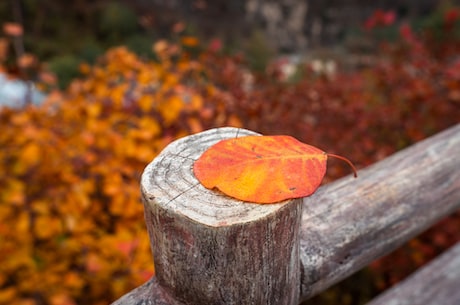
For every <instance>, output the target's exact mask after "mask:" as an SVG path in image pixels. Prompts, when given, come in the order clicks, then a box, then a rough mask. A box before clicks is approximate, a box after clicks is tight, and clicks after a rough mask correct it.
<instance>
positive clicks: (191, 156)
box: [141, 127, 290, 227]
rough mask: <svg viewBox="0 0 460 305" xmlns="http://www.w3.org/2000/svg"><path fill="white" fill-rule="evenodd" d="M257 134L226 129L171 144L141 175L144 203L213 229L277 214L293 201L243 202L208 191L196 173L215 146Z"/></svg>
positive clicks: (217, 129)
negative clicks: (205, 154) (196, 165)
mask: <svg viewBox="0 0 460 305" xmlns="http://www.w3.org/2000/svg"><path fill="white" fill-rule="evenodd" d="M255 134H256V133H255V132H252V131H249V130H245V129H240V128H233V127H223V128H216V129H211V130H207V131H204V132H201V133H197V134H194V135H191V136H187V137H184V138H181V139H179V140H176V141H174V142H172V143H170V144H169V145H168V146H167V147H166V148H165V149H164V150H163V151H162V152H161V153H160V154H159V155H158V156H157V157H156V158H155V159H154V160H153V161H152V162H151V163H150V164H149V165H147V167H146V168H145V170H144V173H143V174H142V178H141V191H142V195H143V196H144V199H145V201H146V202H147V204H149V205H152V204H158V205H160V206H161V207H162V208H165V209H168V210H171V211H173V212H174V213H179V214H182V215H184V216H185V217H188V218H190V219H192V220H195V221H197V222H200V223H202V224H205V225H208V226H214V227H218V226H228V225H232V224H237V223H245V222H251V221H254V220H257V219H260V218H262V217H265V216H267V215H269V214H271V213H274V212H275V211H277V210H278V209H280V208H281V207H283V206H284V205H286V204H287V203H289V202H290V200H286V201H283V202H280V203H275V204H256V203H248V202H243V201H240V200H237V199H233V198H231V197H228V196H226V195H224V194H223V193H221V192H219V191H217V190H208V189H206V188H205V187H203V186H202V185H201V183H200V182H199V181H198V180H197V179H196V177H195V175H194V174H193V163H194V161H195V160H196V159H198V158H199V157H200V156H201V154H202V153H203V152H204V151H206V149H208V148H209V147H210V146H212V145H213V144H215V143H217V142H219V141H221V140H224V139H228V138H235V137H241V136H247V135H255ZM223 174H225V173H223Z"/></svg>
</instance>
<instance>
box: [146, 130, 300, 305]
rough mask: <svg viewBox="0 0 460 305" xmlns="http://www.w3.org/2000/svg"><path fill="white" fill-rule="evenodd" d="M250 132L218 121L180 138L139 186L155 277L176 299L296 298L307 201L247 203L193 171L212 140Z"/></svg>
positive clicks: (290, 303) (278, 303)
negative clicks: (216, 188)
mask: <svg viewBox="0 0 460 305" xmlns="http://www.w3.org/2000/svg"><path fill="white" fill-rule="evenodd" d="M248 133H249V132H248V131H245V130H241V129H236V128H221V129H213V130H209V131H206V132H203V133H200V134H198V135H194V136H190V137H186V138H183V139H181V140H178V141H176V142H174V143H171V144H170V145H169V146H168V147H167V148H166V149H165V150H163V151H162V152H161V154H160V155H159V156H158V157H157V158H155V160H154V161H153V162H152V163H151V164H150V165H149V166H147V168H146V169H145V171H144V174H143V176H142V180H141V190H142V195H143V201H144V206H145V218H146V224H147V228H148V231H149V235H150V241H151V245H152V251H153V256H154V260H155V273H156V278H157V281H158V283H159V284H160V285H161V287H163V288H164V289H165V291H168V293H169V294H170V295H173V296H174V297H175V298H176V299H178V300H181V301H183V302H188V303H189V304H194V305H199V304H203V305H205V304H206V305H209V304H215V305H218V304H273V305H283V304H285V305H295V304H298V302H299V295H300V291H299V288H300V286H299V282H300V266H299V263H300V259H299V240H298V238H299V227H300V221H301V214H302V213H301V208H302V200H301V199H298V200H291V201H284V202H282V203H278V204H265V205H261V204H254V203H248V202H242V201H239V200H236V199H233V198H230V197H228V196H226V195H224V194H222V193H220V192H218V191H214V190H208V189H206V188H204V187H203V186H202V185H201V184H200V183H199V182H198V180H196V178H195V176H194V175H193V172H192V170H191V168H192V166H193V162H194V160H196V159H197V158H198V157H199V156H200V155H201V154H202V153H203V152H204V151H205V150H206V149H207V148H208V147H209V146H210V145H212V144H214V143H216V142H218V141H220V140H222V139H224V138H234V137H236V136H242V135H244V134H248ZM222 174H223V175H225V173H222Z"/></svg>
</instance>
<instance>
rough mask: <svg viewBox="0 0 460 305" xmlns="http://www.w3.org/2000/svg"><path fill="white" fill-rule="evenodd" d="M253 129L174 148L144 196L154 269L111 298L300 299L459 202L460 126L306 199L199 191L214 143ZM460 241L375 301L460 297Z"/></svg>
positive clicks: (456, 300) (146, 180)
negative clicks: (197, 169)
mask: <svg viewBox="0 0 460 305" xmlns="http://www.w3.org/2000/svg"><path fill="white" fill-rule="evenodd" d="M237 134H238V135H239V136H242V135H248V134H252V132H250V131H247V130H241V129H235V128H219V129H213V130H209V131H206V132H203V133H199V134H196V135H192V136H189V137H186V138H182V139H180V140H178V141H176V142H173V143H172V144H170V145H169V146H168V147H167V148H166V149H165V150H164V151H163V152H162V153H161V154H160V155H159V156H158V157H157V158H155V160H154V161H153V162H152V163H150V164H149V165H148V166H147V168H146V169H145V171H144V174H143V176H142V181H141V191H142V196H143V202H144V206H145V219H146V223H147V228H148V232H149V236H150V242H151V250H152V253H153V256H154V258H155V271H156V276H155V277H153V278H152V279H150V280H149V281H148V282H146V283H145V284H144V285H142V286H140V287H138V288H136V289H134V290H133V291H131V292H129V293H127V294H126V295H125V296H123V297H122V298H120V299H119V300H117V301H115V302H114V303H113V304H114V305H122V304H123V305H141V304H144V305H147V304H149V305H160V304H162V305H171V304H194V305H200V304H206V305H209V304H255V305H258V304H264V305H265V304H276V305H281V304H286V305H294V304H299V303H300V302H302V301H303V300H306V299H308V298H310V297H312V296H313V295H315V294H317V293H319V292H321V291H324V290H325V289H327V288H328V287H330V286H331V285H333V284H335V283H337V282H339V281H341V280H343V279H345V278H346V277H348V276H350V275H351V274H352V273H354V272H356V271H358V270H360V269H361V268H363V267H365V266H366V265H368V264H369V263H370V262H372V261H373V260H375V259H377V258H379V257H381V256H383V255H385V254H387V253H389V252H391V251H393V250H394V249H396V248H398V247H399V246H401V245H402V244H403V243H404V242H406V241H407V240H409V239H410V238H412V237H414V236H416V235H418V234H419V233H420V232H422V231H424V230H425V229H427V228H429V227H430V226H432V225H433V224H434V223H435V222H436V221H438V220H440V219H442V218H443V217H445V216H447V215H449V214H451V213H453V212H454V211H456V210H458V209H459V208H460V124H459V125H457V126H454V127H452V128H450V129H448V130H445V131H443V132H441V133H439V134H437V135H435V136H433V137H431V138H428V139H426V140H424V141H421V142H420V143H417V144H415V145H413V146H411V147H409V148H407V149H405V150H402V151H400V152H398V153H396V154H394V155H392V156H390V157H388V158H386V159H384V160H382V161H380V162H378V163H376V164H374V165H372V166H369V167H368V168H365V169H363V170H360V171H359V177H358V178H357V179H353V178H352V177H351V176H349V177H344V178H342V179H340V180H338V181H336V182H333V183H330V184H327V185H325V186H323V187H320V188H319V189H318V190H317V192H316V193H315V194H313V195H312V196H310V197H306V198H304V199H296V200H290V201H287V202H283V203H278V204H269V205H259V204H251V203H242V202H239V201H236V200H232V199H230V198H228V197H226V196H224V195H222V194H220V193H218V192H215V191H209V190H207V189H205V188H203V187H202V186H201V185H200V184H199V183H198V181H197V180H196V179H195V177H194V176H193V173H192V171H191V168H192V165H193V161H194V160H195V159H197V158H198V157H199V156H200V154H201V153H202V152H203V151H204V150H206V148H207V147H209V146H210V145H212V144H214V143H216V142H217V141H219V140H221V139H224V138H231V137H235V136H236V135H237ZM459 287H460V243H459V244H457V245H456V246H454V247H453V248H452V249H450V250H449V251H447V252H446V253H444V254H443V255H441V256H440V257H439V258H437V259H436V260H435V261H434V262H432V263H430V264H429V265H427V266H425V267H423V268H421V269H420V270H419V271H418V272H416V274H414V275H413V276H411V277H409V278H408V279H407V280H406V281H404V282H402V283H400V284H399V285H397V286H396V287H395V288H392V289H390V290H388V291H386V292H385V293H384V294H383V295H381V296H378V297H377V298H376V299H374V300H373V301H372V302H371V303H369V304H370V305H383V304H392V305H396V304H411V305H414V304H423V305H430V304H432V305H434V304H437V305H440V304H441V305H448V304H452V305H454V304H456V305H458V304H460V289H459Z"/></svg>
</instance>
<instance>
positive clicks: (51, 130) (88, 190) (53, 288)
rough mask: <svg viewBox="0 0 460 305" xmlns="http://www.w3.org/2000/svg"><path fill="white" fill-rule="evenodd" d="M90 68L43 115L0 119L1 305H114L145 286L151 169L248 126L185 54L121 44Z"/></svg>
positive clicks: (28, 112)
mask: <svg viewBox="0 0 460 305" xmlns="http://www.w3.org/2000/svg"><path fill="white" fill-rule="evenodd" d="M165 47H166V49H167V48H168V47H169V46H167V45H166V46H165ZM81 70H82V71H83V72H84V73H85V75H86V76H85V78H84V79H79V80H75V81H74V82H73V83H72V84H71V85H70V87H69V89H68V90H67V91H66V92H53V93H51V94H50V95H49V99H48V101H47V102H46V104H45V105H44V106H42V107H40V108H38V107H37V108H36V107H32V106H30V107H27V108H25V109H21V110H11V109H3V110H2V111H0V124H1V129H2V133H1V134H0V147H2V149H1V150H0V185H1V186H2V191H1V192H0V203H1V204H0V304H106V303H107V302H109V301H113V300H115V299H117V298H118V297H120V296H121V295H122V294H124V293H126V292H127V291H129V290H130V289H132V288H134V287H136V286H138V285H140V284H141V283H143V282H145V281H146V280H147V279H148V278H149V277H150V276H151V275H152V274H153V263H152V258H151V254H150V248H149V247H150V245H149V242H148V240H149V239H148V237H147V231H146V228H145V224H144V221H143V206H142V204H141V203H140V202H141V201H140V198H139V195H140V194H139V193H140V192H139V177H140V175H141V173H142V171H143V168H144V167H145V166H146V164H147V163H149V162H150V161H151V160H152V159H153V158H154V157H155V155H156V154H157V153H158V152H159V151H160V150H162V148H163V147H164V146H165V145H166V144H168V143H169V142H170V141H172V140H174V139H176V138H178V137H181V136H184V135H187V134H189V133H190V132H197V131H201V130H202V129H203V128H209V127H213V126H217V125H219V124H220V125H227V124H229V123H230V122H233V123H236V124H238V121H235V117H232V116H229V115H227V113H225V106H224V105H220V106H219V103H215V104H209V103H208V104H207V103H206V102H205V101H206V100H207V97H208V96H212V94H213V92H217V91H216V89H213V87H212V86H211V85H209V84H208V83H207V81H206V80H205V79H204V78H203V77H202V67H201V66H200V65H199V64H198V63H196V62H194V61H193V60H190V59H188V58H186V57H185V55H184V57H183V58H179V59H176V60H175V61H173V60H171V58H170V57H168V54H164V56H163V57H162V60H161V61H160V62H152V61H150V62H148V61H143V60H141V59H140V58H139V57H137V56H136V55H134V54H133V53H131V52H129V51H128V50H127V49H126V48H123V47H120V48H115V49H112V50H110V51H108V52H107V54H106V55H105V56H104V57H103V58H101V61H100V63H99V64H97V65H95V66H94V67H90V66H87V65H83V66H82V67H81ZM203 109H206V110H205V111H203ZM210 113H211V115H210ZM216 117H217V118H219V122H217V121H216Z"/></svg>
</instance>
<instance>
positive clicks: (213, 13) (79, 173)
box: [0, 0, 460, 305]
mask: <svg viewBox="0 0 460 305" xmlns="http://www.w3.org/2000/svg"><path fill="white" fill-rule="evenodd" d="M0 23H1V24H0V25H1V33H0V124H1V130H2V132H1V133H0V186H1V188H0V304H24V305H42V304H43V305H74V304H108V303H110V302H112V301H114V300H116V299H117V298H119V297H120V296H122V295H123V294H125V293H127V292H128V291H130V290H131V289H133V288H135V287H137V286H139V285H140V284H142V283H144V282H145V281H147V280H148V279H149V278H150V277H151V276H152V275H153V274H154V266H153V259H152V256H151V254H150V249H149V243H148V237H147V232H146V228H145V224H144V220H143V208H142V204H141V203H140V202H141V201H140V192H139V179H140V175H141V174H142V171H143V169H144V167H145V166H146V165H147V164H148V163H149V162H150V161H151V160H152V159H153V158H154V157H155V156H156V154H158V153H159V152H160V151H161V150H162V149H163V148H164V147H165V146H166V145H167V144H168V143H170V142H171V141H173V140H175V139H177V138H180V137H183V136H186V135H189V134H192V133H196V132H200V131H202V130H206V129H208V128H214V127H220V126H235V127H242V128H248V129H251V130H254V131H257V132H260V133H262V134H267V135H268V134H289V135H292V136H294V137H296V138H298V139H299V140H301V141H303V142H306V143H309V144H312V145H314V146H317V147H319V148H320V149H322V150H325V151H328V152H330V153H337V154H340V155H344V156H347V157H348V158H350V159H351V160H352V161H353V162H354V164H356V165H357V167H358V168H363V167H365V166H367V165H370V164H372V163H374V162H376V161H378V160H381V159H383V158H385V157H386V156H388V155H390V154H392V153H394V152H396V151H398V150H400V149H403V148H405V147H407V146H409V145H411V144H413V143H415V142H417V141H420V140H422V139H424V138H426V137H428V136H430V135H433V134H435V133H437V132H439V131H441V130H443V129H446V128H448V127H449V126H452V125H455V124H457V123H459V122H460V1H453V0H452V1H447V0H446V1H441V0H439V1H435V0H423V1H420V0H399V1H394V0H393V1H390V0H388V1H386V0H380V1H364V0H354V1H352V0H349V1H333V0H328V1H325V0H282V1H281V0H279V1H269V0H265V1H264V0H238V1H224V0H214V1H207V0H196V1H185V0H175V1H161V0H137V1H127V0H126V1H121V0H120V1H114V0H110V1H109V0H107V1H105V0H98V1H90V0H74V1H59V0H47V1H38V0H8V1H1V2H0ZM347 174H349V168H347V166H346V165H345V164H342V162H330V164H329V165H328V171H327V176H326V178H325V179H324V183H328V182H330V181H333V180H334V179H337V178H339V177H341V176H344V175H347ZM433 204H435V203H433ZM434 208H435V207H434ZM459 240H460V213H458V212H457V213H456V214H454V215H452V216H450V217H448V218H447V219H445V220H443V221H441V222H440V223H438V224H437V225H436V226H434V227H433V228H432V229H430V230H428V231H427V232H425V233H423V234H422V235H421V236H419V237H418V238H416V239H414V240H411V241H409V242H408V243H407V244H405V245H404V246H403V247H402V248H401V249H399V250H397V251H395V252H394V253H392V254H390V255H389V256H387V257H384V258H382V259H379V260H377V261H375V262H373V263H372V264H371V265H370V266H369V267H367V268H365V269H364V270H362V271H360V272H358V273H357V274H355V275H353V276H352V277H350V278H349V279H347V280H345V281H344V282H342V283H340V284H338V285H336V286H334V287H332V288H330V289H329V290H327V291H325V292H324V293H322V294H321V295H319V296H316V297H315V298H314V299H312V300H310V301H308V302H305V303H304V304H320V305H321V304H325V305H326V304H327V305H328V304H343V305H347V304H350V305H351V304H353V305H354V304H365V303H366V302H367V301H369V300H370V299H372V298H373V297H375V296H376V295H377V294H379V293H380V292H382V291H383V290H385V289H387V288H388V287H390V286H392V285H394V284H395V283H397V282H399V281H401V280H402V279H404V278H405V277H406V276H408V275H409V274H410V273H411V272H413V271H414V270H416V269H417V268H419V267H420V266H422V265H424V264H425V263H426V262H428V261H429V260H431V259H432V258H434V257H435V256H436V255H438V254H439V253H441V252H442V251H444V250H445V249H447V248H448V247H449V246H451V245H453V244H454V243H456V242H457V241H459Z"/></svg>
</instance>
